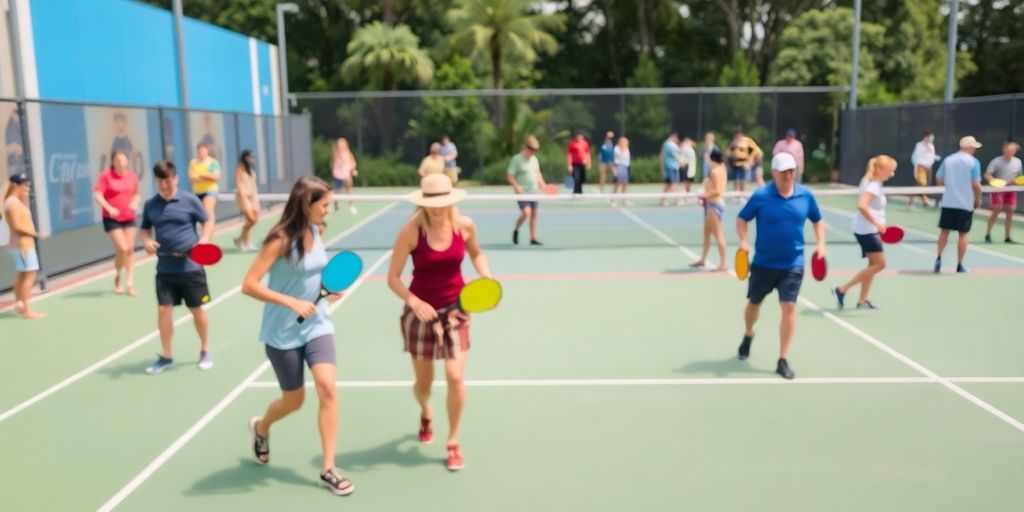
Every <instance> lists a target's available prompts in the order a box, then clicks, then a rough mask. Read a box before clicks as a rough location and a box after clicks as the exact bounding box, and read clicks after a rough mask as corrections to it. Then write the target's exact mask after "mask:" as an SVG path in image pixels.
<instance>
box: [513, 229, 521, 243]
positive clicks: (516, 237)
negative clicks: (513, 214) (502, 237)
mask: <svg viewBox="0 0 1024 512" xmlns="http://www.w3.org/2000/svg"><path fill="white" fill-rule="evenodd" d="M512 243H514V244H516V245H519V231H513V232H512Z"/></svg>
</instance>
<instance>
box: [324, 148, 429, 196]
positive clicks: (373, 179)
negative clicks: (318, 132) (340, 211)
mask: <svg viewBox="0 0 1024 512" xmlns="http://www.w3.org/2000/svg"><path fill="white" fill-rule="evenodd" d="M331 144H332V143H331V142H330V141H325V140H323V139H319V138H318V139H315V140H313V165H315V166H316V175H317V176H319V177H321V178H323V179H324V180H326V181H327V182H328V183H331V180H332V179H333V177H332V176H331V153H332V147H331ZM356 164H357V166H358V169H357V170H358V171H359V176H356V184H357V185H359V186H362V187H416V186H419V184H420V176H419V174H417V173H416V166H414V165H412V164H407V163H403V162H400V161H399V157H398V153H397V152H396V153H389V154H387V155H384V156H381V157H380V158H371V157H364V158H359V157H358V156H356Z"/></svg>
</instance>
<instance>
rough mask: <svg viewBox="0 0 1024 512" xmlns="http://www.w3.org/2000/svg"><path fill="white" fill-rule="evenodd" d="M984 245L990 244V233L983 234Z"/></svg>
mask: <svg viewBox="0 0 1024 512" xmlns="http://www.w3.org/2000/svg"><path fill="white" fill-rule="evenodd" d="M985 243H986V244H990V243H992V234H991V233H985Z"/></svg>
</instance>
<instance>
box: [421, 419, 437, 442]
mask: <svg viewBox="0 0 1024 512" xmlns="http://www.w3.org/2000/svg"><path fill="white" fill-rule="evenodd" d="M420 442H421V443H423V444H430V443H433V442H434V429H432V428H430V418H422V417H421V418H420Z"/></svg>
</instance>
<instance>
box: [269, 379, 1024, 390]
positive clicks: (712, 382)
mask: <svg viewBox="0 0 1024 512" xmlns="http://www.w3.org/2000/svg"><path fill="white" fill-rule="evenodd" d="M948 380H949V381H951V382H962V383H977V384H1024V377H950V378H948ZM935 383H937V381H936V380H935V379H933V378H931V377H806V378H800V379H794V380H786V379H781V378H779V377H737V378H729V377H691V378H671V379H669V378H666V379H483V380H467V381H466V386H468V387H477V388H523V387H526V388H532V387H542V388H560V387H615V386H620V387H657V386H666V387H671V386H744V385H771V386H775V385H784V386H790V385H809V384H814V385H832V384H935ZM412 384H413V381H411V380H339V381H337V382H335V386H336V387H338V388H343V389H360V388H363V389H387V388H406V387H409V386H412ZM305 385H306V387H309V388H311V387H313V386H314V383H312V382H306V384H305ZM433 385H434V386H440V387H445V386H447V383H446V381H444V380H435V381H434V383H433ZM278 387H279V384H278V382H277V381H254V382H251V383H249V388H250V389H264V388H272V389H278Z"/></svg>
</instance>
